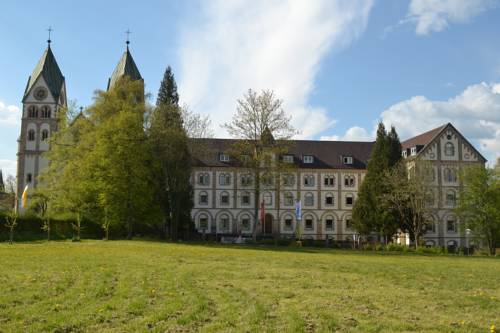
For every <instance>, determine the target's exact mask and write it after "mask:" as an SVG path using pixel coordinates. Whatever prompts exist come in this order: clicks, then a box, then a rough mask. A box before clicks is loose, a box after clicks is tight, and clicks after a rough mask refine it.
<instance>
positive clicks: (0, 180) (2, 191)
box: [0, 169, 5, 194]
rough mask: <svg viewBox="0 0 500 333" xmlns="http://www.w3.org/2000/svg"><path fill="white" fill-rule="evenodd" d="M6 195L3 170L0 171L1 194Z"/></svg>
mask: <svg viewBox="0 0 500 333" xmlns="http://www.w3.org/2000/svg"><path fill="white" fill-rule="evenodd" d="M1 193H5V184H4V182H3V174H2V169H0V194H1Z"/></svg>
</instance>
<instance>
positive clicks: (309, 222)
mask: <svg viewBox="0 0 500 333" xmlns="http://www.w3.org/2000/svg"><path fill="white" fill-rule="evenodd" d="M304 228H305V229H306V230H312V229H313V220H312V219H306V225H305V227H304Z"/></svg>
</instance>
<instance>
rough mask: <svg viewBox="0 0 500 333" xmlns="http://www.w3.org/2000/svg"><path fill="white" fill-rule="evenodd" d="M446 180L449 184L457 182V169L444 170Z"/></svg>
mask: <svg viewBox="0 0 500 333" xmlns="http://www.w3.org/2000/svg"><path fill="white" fill-rule="evenodd" d="M444 180H445V181H446V182H448V183H454V182H456V181H457V172H456V170H455V169H452V168H446V169H444Z"/></svg>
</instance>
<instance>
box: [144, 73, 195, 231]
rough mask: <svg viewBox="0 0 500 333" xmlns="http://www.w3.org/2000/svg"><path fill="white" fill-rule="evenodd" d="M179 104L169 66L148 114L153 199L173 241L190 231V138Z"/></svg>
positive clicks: (191, 201) (191, 194)
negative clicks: (154, 190) (155, 183)
mask: <svg viewBox="0 0 500 333" xmlns="http://www.w3.org/2000/svg"><path fill="white" fill-rule="evenodd" d="M178 102H179V95H178V93H177V85H176V83H175V79H174V74H173V73H172V70H171V68H170V66H169V67H167V70H166V71H165V75H164V78H163V81H162V83H161V86H160V90H159V91H158V98H157V100H156V108H154V110H153V112H152V115H151V124H150V128H149V140H150V142H151V146H152V150H153V156H154V162H155V163H154V170H155V172H154V173H155V174H157V175H158V178H157V184H158V186H157V190H156V193H157V194H156V196H157V200H158V201H159V204H160V206H161V207H162V210H163V214H164V219H165V231H166V232H167V233H168V234H169V235H170V237H171V238H172V239H173V240H177V239H178V237H179V233H181V234H183V235H184V237H188V234H189V232H190V231H191V229H192V221H191V209H192V207H193V200H192V196H193V193H192V192H193V190H192V186H191V184H190V181H189V179H190V177H191V156H190V153H189V142H188V140H189V138H188V136H187V134H186V131H185V128H184V126H183V120H182V110H181V108H180V107H179V106H178Z"/></svg>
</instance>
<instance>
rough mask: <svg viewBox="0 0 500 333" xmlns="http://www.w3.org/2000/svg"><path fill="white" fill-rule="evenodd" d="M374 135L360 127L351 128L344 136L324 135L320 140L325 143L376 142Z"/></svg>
mask: <svg viewBox="0 0 500 333" xmlns="http://www.w3.org/2000/svg"><path fill="white" fill-rule="evenodd" d="M373 137H374V136H373V134H370V133H368V131H367V130H366V129H364V128H363V127H359V126H354V127H351V128H349V129H348V130H347V131H346V133H345V134H344V135H343V136H338V135H330V136H328V135H326V136H325V135H324V136H321V138H320V140H325V141H339V140H340V141H372V140H374V138H373Z"/></svg>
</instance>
